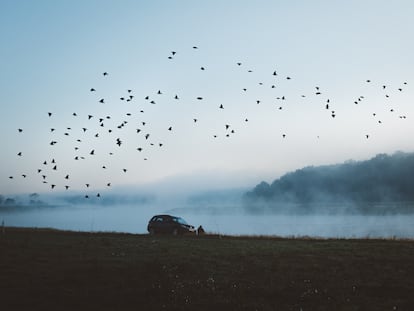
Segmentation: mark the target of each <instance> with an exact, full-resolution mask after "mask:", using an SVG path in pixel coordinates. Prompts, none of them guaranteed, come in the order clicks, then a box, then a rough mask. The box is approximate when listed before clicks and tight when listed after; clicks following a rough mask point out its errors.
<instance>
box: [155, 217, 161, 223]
mask: <svg viewBox="0 0 414 311" xmlns="http://www.w3.org/2000/svg"><path fill="white" fill-rule="evenodd" d="M155 221H159V222H162V221H163V218H162V217H157V219H155Z"/></svg>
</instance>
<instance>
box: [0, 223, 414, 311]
mask: <svg viewBox="0 0 414 311" xmlns="http://www.w3.org/2000/svg"><path fill="white" fill-rule="evenodd" d="M413 259H414V241H404V240H370V239H368V240H360V239H358V240H346V239H345V240H334V239H332V240H331V239H328V240H313V239H281V238H269V237H220V236H208V235H207V236H203V237H169V236H155V237H153V236H148V235H134V234H121V233H85V232H67V231H57V230H45V229H22V228H6V232H5V234H0V271H1V273H0V297H1V299H0V301H1V302H0V305H1V306H2V309H3V307H5V308H4V310H52V309H53V310H79V309H81V310H116V309H117V310H412V309H413V308H414V295H413V293H414V260H413Z"/></svg>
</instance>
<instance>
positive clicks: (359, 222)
mask: <svg viewBox="0 0 414 311" xmlns="http://www.w3.org/2000/svg"><path fill="white" fill-rule="evenodd" d="M237 192H238V191H236V190H234V191H230V192H229V193H230V194H229V195H228V196H227V197H226V195H225V192H222V193H221V195H219V194H217V193H216V192H214V193H216V195H213V194H212V193H204V194H199V195H196V196H191V197H187V198H181V199H177V200H176V201H175V202H171V201H170V202H167V199H166V198H152V199H151V200H139V201H137V202H136V204H134V203H131V202H128V200H127V202H126V203H123V204H119V203H114V204H108V205H102V204H88V205H85V204H66V205H60V206H58V205H55V206H49V207H32V208H30V209H25V210H21V209H20V210H19V209H17V211H16V210H8V211H1V212H0V221H4V224H5V226H19V227H38V228H40V227H41V228H44V227H47V228H57V229H64V230H74V231H91V232H96V231H107V232H109V231H110V232H112V231H114V232H129V233H139V234H144V233H147V229H146V228H147V223H148V221H149V219H150V218H151V217H152V216H153V215H155V214H164V213H168V214H172V215H176V216H181V217H183V218H184V219H185V220H186V221H187V222H188V223H190V224H192V225H194V226H199V225H202V226H203V227H204V229H205V230H206V231H207V232H209V233H215V234H228V235H271V236H282V237H303V236H309V237H323V238H414V214H404V215H402V214H395V215H382V216H381V215H365V216H363V215H356V214H336V215H334V214H329V215H328V214H320V215H318V214H312V215H295V214H291V215H286V214H272V213H267V214H263V213H262V214H252V213H247V212H246V211H245V209H244V208H243V207H242V205H240V202H238V201H237V199H236V198H237V195H236V193H237ZM207 198H209V199H207ZM218 200H219V201H221V202H222V204H220V203H219V202H218Z"/></svg>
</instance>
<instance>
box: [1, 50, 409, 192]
mask: <svg viewBox="0 0 414 311" xmlns="http://www.w3.org/2000/svg"><path fill="white" fill-rule="evenodd" d="M192 49H193V50H194V51H196V50H198V47H197V46H193V47H192ZM178 55H179V54H178V53H177V52H176V51H171V52H170V53H169V55H168V56H167V57H168V59H169V60H170V61H174V59H175V58H176V57H177V56H178ZM234 66H235V67H236V68H238V67H240V68H243V67H244V64H243V63H242V62H236V63H235V64H234ZM199 70H200V71H202V72H204V71H207V70H208V68H207V67H206V66H205V65H203V66H200V67H199ZM245 72H246V73H247V74H250V73H252V72H253V70H251V69H246V70H245ZM269 77H271V78H272V79H273V80H272V81H274V82H273V83H270V84H269V87H270V88H271V89H278V83H279V82H280V81H281V79H282V80H284V81H286V82H288V83H291V82H290V81H293V80H294V79H292V77H291V76H287V75H284V76H282V75H280V74H279V73H278V71H277V70H274V69H273V70H270V71H269ZM102 78H103V79H110V74H109V73H108V72H103V73H102ZM364 83H367V84H373V82H372V81H371V80H370V79H367V80H365V81H364ZM257 85H259V86H263V85H264V83H263V82H257ZM407 85H408V83H407V82H402V83H401V85H400V86H398V87H397V88H395V87H394V88H391V87H390V86H388V85H384V84H381V85H379V86H376V87H378V88H379V89H380V90H382V91H383V93H382V95H383V96H384V97H385V98H387V99H388V98H389V97H390V96H391V94H393V93H394V92H403V90H404V88H405V87H406V86H407ZM89 92H90V93H91V94H94V95H96V96H97V97H96V96H95V97H94V98H96V101H97V103H99V104H101V105H108V102H110V101H108V100H107V98H104V97H100V96H98V94H99V90H98V88H96V87H90V89H89ZM240 92H241V93H242V94H245V93H247V92H248V88H247V87H242V88H241V89H240ZM166 95H167V94H164V91H163V90H161V89H159V90H158V91H156V92H155V94H152V95H151V94H149V95H148V94H147V95H140V96H139V98H140V100H141V101H143V103H145V104H146V105H149V106H151V105H157V103H158V99H157V97H159V96H166ZM310 95H312V96H316V97H317V98H318V99H319V100H320V102H321V103H323V104H321V106H320V108H321V109H322V110H325V111H327V112H328V116H329V117H330V118H336V117H337V112H336V110H335V108H334V106H335V103H334V101H333V100H332V99H330V98H326V97H325V96H324V94H323V91H322V88H321V87H320V86H314V92H313V94H308V95H305V94H301V95H300V96H299V97H301V98H306V97H307V96H310ZM167 96H170V99H171V100H172V101H177V102H180V100H181V96H179V95H178V94H169V95H167ZM287 97H288V96H287V95H286V94H285V95H283V94H282V95H279V96H277V97H276V100H277V103H279V104H277V105H276V108H277V110H283V109H284V108H285V105H284V103H286V101H287ZM137 98H138V96H137V95H136V94H135V93H134V91H133V90H132V89H128V88H127V89H126V90H125V93H124V94H122V95H121V96H120V97H119V102H121V103H122V102H125V103H127V102H131V103H134V101H136V100H137ZM194 100H195V101H205V98H204V96H202V95H199V96H196V97H195V98H194ZM364 100H365V96H364V95H360V96H358V97H357V98H356V99H355V100H354V102H353V104H354V105H359V104H362V103H363V101H364ZM251 104H253V105H261V104H263V101H262V100H261V99H259V98H258V99H256V100H255V101H254V102H252V103H251ZM136 107H139V108H138V110H137V112H126V113H125V114H124V117H125V118H130V119H127V120H123V121H120V122H118V123H114V122H115V121H114V119H115V118H114V117H113V116H112V115H106V116H96V114H87V115H81V114H80V113H77V112H73V113H72V116H71V117H73V118H83V120H85V121H86V122H89V124H90V126H89V125H84V126H81V127H80V128H76V129H75V128H74V127H65V128H56V127H49V128H48V131H49V132H50V135H51V139H50V141H49V142H48V144H49V145H50V146H51V147H54V146H55V145H60V144H62V143H63V144H67V141H63V142H62V140H58V139H57V138H56V137H57V133H60V134H62V133H63V135H64V136H66V137H72V136H73V135H74V133H75V132H76V133H77V134H79V133H80V134H81V135H83V136H80V137H76V139H75V141H73V140H71V142H72V143H74V145H71V146H70V148H73V151H74V152H75V154H74V156H73V161H82V160H86V159H88V158H92V157H95V156H96V154H97V153H98V151H97V149H99V148H96V147H94V146H90V145H88V147H89V149H87V148H88V147H85V146H83V142H84V140H85V135H89V136H88V137H89V138H90V137H93V138H100V137H101V136H105V137H106V138H107V139H112V141H113V147H114V148H121V147H123V146H124V144H125V140H124V138H122V135H120V134H119V135H118V133H121V132H122V131H123V130H124V129H126V128H131V124H134V125H137V126H135V127H134V129H133V131H134V132H135V134H136V135H138V136H139V137H140V139H141V140H139V145H137V146H134V148H135V152H137V153H138V154H141V155H142V154H146V155H145V156H143V157H142V159H143V160H144V161H147V160H148V159H149V157H148V154H150V153H148V152H147V153H146V151H147V150H148V148H158V149H160V148H163V147H164V144H165V143H164V142H163V141H161V140H160V139H157V137H156V135H153V133H151V131H150V130H148V126H147V125H148V121H145V119H144V118H139V122H138V121H137V120H135V119H131V118H132V117H133V116H135V114H138V115H140V116H143V115H144V113H145V109H146V108H145V106H144V107H143V106H142V105H139V106H138V105H137V106H136ZM147 107H148V106H147ZM213 109H217V110H218V111H220V110H224V109H226V107H225V105H224V104H223V103H220V104H217V106H216V107H215V108H213ZM389 111H390V112H391V113H393V112H394V108H389ZM45 115H46V116H47V118H48V119H53V118H54V117H55V113H54V112H52V111H49V112H45ZM372 116H373V117H374V118H377V114H376V113H375V112H372ZM398 118H400V119H406V118H407V116H406V115H405V114H399V115H398ZM240 120H241V122H243V123H248V122H249V118H247V117H246V116H241V117H240ZM134 121H135V123H133V122H134ZM199 121H200V120H199V118H198V117H196V116H193V117H192V120H189V122H191V123H193V124H194V126H197V125H198V124H199V123H200V122H199ZM376 122H377V123H378V124H382V122H383V121H382V120H381V119H377V120H376ZM221 128H222V129H223V130H222V132H220V133H212V138H214V139H218V138H220V137H225V138H229V137H231V136H232V135H234V134H236V128H235V127H234V126H232V124H231V122H227V123H224V124H222V127H221ZM97 129H99V131H98V130H97ZM17 131H18V133H19V135H24V134H25V129H24V128H18V129H17ZM165 132H166V133H170V134H173V132H174V126H173V125H172V124H167V125H165ZM280 135H281V138H282V139H286V138H287V133H284V132H283V133H280ZM363 135H364V138H365V139H369V138H370V134H369V133H364V134H363ZM318 138H319V136H318ZM106 141H108V140H106ZM128 143H129V142H128ZM111 147H112V146H111ZM114 150H117V149H114ZM116 152H117V151H110V152H108V154H107V155H108V156H112V157H113V156H114V155H115V154H116ZM16 156H17V157H20V158H24V156H25V152H23V151H18V152H16ZM100 168H101V169H102V170H106V169H108V165H105V164H100ZM50 172H59V173H60V172H63V173H61V174H62V175H59V177H58V178H53V179H51V178H49V175H50ZM127 172H128V168H127V167H123V168H122V169H120V173H124V174H126V173H127ZM90 174H93V172H90ZM34 176H37V177H36V178H37V179H38V180H40V182H41V183H42V184H44V185H45V187H46V189H50V190H69V189H71V188H74V187H72V184H71V180H72V176H71V174H70V173H68V172H65V169H64V168H63V167H61V166H60V163H59V161H58V160H57V159H55V158H47V157H45V159H44V160H43V161H42V162H41V163H39V165H38V167H37V168H35V169H33V172H31V173H19V174H16V175H10V176H8V178H9V179H10V181H13V180H15V179H17V178H33V177H34ZM104 185H105V187H111V186H112V185H113V183H112V181H111V180H107V181H105V182H104ZM76 186H78V185H76ZM83 187H84V188H85V193H84V194H83V196H84V198H85V199H89V198H91V197H92V196H94V197H98V198H99V197H101V191H102V187H101V188H100V190H99V187H97V185H93V184H92V183H91V182H89V181H85V182H84V186H83Z"/></svg>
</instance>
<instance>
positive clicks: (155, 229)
mask: <svg viewBox="0 0 414 311" xmlns="http://www.w3.org/2000/svg"><path fill="white" fill-rule="evenodd" d="M147 230H148V232H149V233H150V234H151V235H153V234H158V233H167V234H173V235H178V234H184V233H195V229H194V226H191V225H189V224H187V222H186V221H185V220H184V219H182V218H181V217H176V216H171V215H155V216H154V217H152V218H151V220H150V221H149V222H148V227H147Z"/></svg>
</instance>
